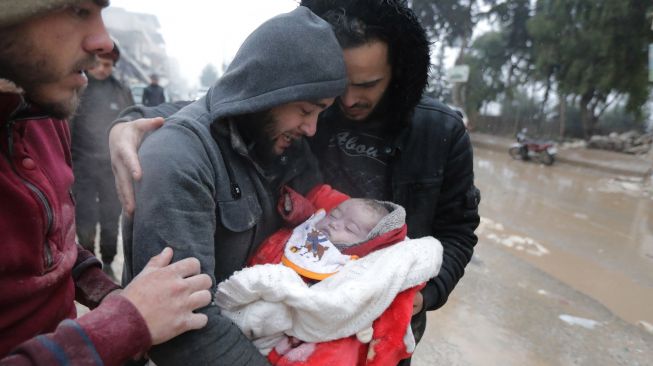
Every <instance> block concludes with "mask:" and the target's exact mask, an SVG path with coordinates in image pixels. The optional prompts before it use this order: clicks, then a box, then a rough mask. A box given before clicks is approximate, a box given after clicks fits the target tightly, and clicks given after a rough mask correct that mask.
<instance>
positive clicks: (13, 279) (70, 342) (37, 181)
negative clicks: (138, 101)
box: [0, 93, 151, 365]
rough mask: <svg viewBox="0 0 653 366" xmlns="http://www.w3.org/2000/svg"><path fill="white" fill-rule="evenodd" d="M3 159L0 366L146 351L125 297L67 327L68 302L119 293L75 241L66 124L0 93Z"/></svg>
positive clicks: (71, 313) (110, 358)
mask: <svg viewBox="0 0 653 366" xmlns="http://www.w3.org/2000/svg"><path fill="white" fill-rule="evenodd" d="M0 156H1V157H0V233H2V234H1V235H2V240H1V241H0V359H1V360H0V364H3V365H4V364H5V363H6V364H29V363H34V364H43V365H46V364H47V365H57V364H60V363H65V362H66V361H68V362H72V363H73V364H88V365H94V364H101V361H100V360H102V361H103V362H104V364H105V365H114V364H120V363H121V362H123V361H124V360H126V359H127V358H128V357H130V356H132V355H134V354H136V353H138V352H141V351H144V350H146V349H147V347H149V345H150V342H151V339H150V335H149V331H148V330H147V327H146V325H145V322H144V320H143V318H142V317H141V316H140V314H139V312H138V310H137V309H136V308H135V307H134V306H133V305H132V304H131V303H130V302H129V301H127V300H126V299H125V298H123V297H122V296H110V297H109V298H107V299H106V301H104V302H103V303H102V305H101V306H100V307H99V308H98V309H97V310H96V311H93V312H91V313H89V314H87V315H85V316H83V317H81V318H80V319H79V320H78V321H71V320H68V321H64V320H66V319H74V318H75V317H76V310H75V304H74V300H78V301H79V302H81V303H83V304H84V305H87V306H89V307H91V308H95V307H97V306H98V304H99V303H100V301H102V300H103V299H104V297H105V296H106V295H107V294H108V293H109V292H111V291H112V290H114V289H116V288H117V287H118V286H116V285H115V284H113V283H112V282H111V281H110V280H109V279H108V278H107V277H106V276H105V275H104V274H103V273H102V270H101V265H100V262H99V261H98V260H97V259H96V258H95V257H94V256H93V255H92V254H91V253H89V252H88V251H86V250H84V249H82V248H81V247H79V246H78V245H76V243H75V209H74V202H73V198H72V195H71V193H70V187H71V185H72V183H73V174H72V169H71V168H72V167H71V159H70V132H69V130H68V126H67V124H66V122H65V121H63V120H57V119H53V118H50V117H48V116H44V115H40V113H39V112H38V111H37V110H35V109H34V108H30V107H29V106H28V105H27V104H26V103H25V102H24V100H23V98H22V96H21V95H19V94H15V93H0ZM62 321H63V323H62ZM60 323H61V324H60ZM52 332H53V333H52ZM47 333H51V334H47ZM42 334H46V335H45V336H39V337H37V338H34V337H36V336H38V335H42ZM30 339H31V340H30ZM28 340H30V341H28ZM21 343H22V344H21ZM19 345H20V346H19ZM17 346H18V347H17ZM8 354H10V355H9V356H8V357H6V356H7V355H8ZM3 357H6V358H3Z"/></svg>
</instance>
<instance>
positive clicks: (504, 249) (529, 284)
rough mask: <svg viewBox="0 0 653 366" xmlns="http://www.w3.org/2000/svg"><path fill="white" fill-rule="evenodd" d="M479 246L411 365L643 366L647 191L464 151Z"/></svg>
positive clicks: (651, 330) (650, 335)
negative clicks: (476, 207)
mask: <svg viewBox="0 0 653 366" xmlns="http://www.w3.org/2000/svg"><path fill="white" fill-rule="evenodd" d="M475 173H476V183H477V185H478V187H479V188H480V189H481V191H482V202H481V208H480V212H481V216H482V222H481V226H480V227H479V229H478V231H477V233H478V236H479V243H478V245H477V248H476V253H475V256H474V258H473V260H472V262H471V263H470V264H469V265H468V267H467V268H468V269H467V273H466V275H465V277H464V278H463V280H462V281H461V283H460V284H459V285H458V287H457V288H456V290H455V291H454V292H453V294H452V296H451V297H450V300H449V302H448V303H447V304H446V305H445V306H444V307H443V308H442V309H440V310H438V311H436V312H432V313H430V314H429V326H428V329H427V331H426V335H425V338H424V339H423V341H422V342H421V343H420V345H419V346H418V348H417V351H416V354H415V357H414V362H413V364H414V365H416V366H426V365H653V190H652V189H651V187H650V186H645V185H644V184H643V182H642V181H641V180H640V179H636V178H630V177H620V176H616V175H611V174H607V173H602V172H599V171H596V170H590V169H584V168H578V167H572V166H569V165H564V164H558V165H554V166H553V167H550V168H549V167H543V166H540V165H537V164H533V163H524V162H521V161H513V160H511V159H510V157H509V156H508V154H507V153H506V154H502V153H497V152H493V151H490V150H484V149H476V150H475Z"/></svg>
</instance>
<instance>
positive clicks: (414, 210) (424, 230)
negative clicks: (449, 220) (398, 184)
mask: <svg viewBox="0 0 653 366" xmlns="http://www.w3.org/2000/svg"><path fill="white" fill-rule="evenodd" d="M441 186H442V178H440V177H438V178H433V179H429V180H423V181H418V182H410V183H406V184H405V185H404V192H403V193H404V194H403V196H404V200H403V202H401V203H400V204H401V205H402V206H404V208H405V209H406V224H407V225H408V230H409V235H410V236H412V237H420V236H424V235H432V231H433V229H432V226H433V220H434V217H435V211H436V207H437V206H438V199H439V197H440V189H441Z"/></svg>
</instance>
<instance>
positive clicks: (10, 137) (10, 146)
mask: <svg viewBox="0 0 653 366" xmlns="http://www.w3.org/2000/svg"><path fill="white" fill-rule="evenodd" d="M25 105H26V104H24V103H22V104H21V106H19V107H18V109H16V111H15V112H14V113H12V116H10V118H12V117H13V116H14V115H15V114H16V113H18V112H19V111H20V110H21V109H22V108H24V107H25ZM33 118H36V119H38V118H44V117H33ZM30 119H32V118H30ZM18 121H20V119H11V120H9V121H8V122H7V158H8V160H9V164H10V165H11V167H12V169H13V171H14V173H16V176H18V178H19V179H20V180H21V181H22V182H23V184H25V186H27V188H28V189H29V190H30V191H32V192H33V193H34V194H35V195H36V197H38V200H39V201H40V202H41V204H42V205H43V209H44V211H45V217H46V220H47V224H46V228H45V238H46V239H45V242H44V243H43V248H44V257H45V258H44V260H43V263H44V265H45V270H46V271H47V270H48V269H49V268H50V266H52V263H53V257H52V249H51V248H50V245H49V244H48V239H47V237H48V235H49V234H50V230H52V225H53V223H54V213H53V210H52V206H51V205H50V202H49V201H48V199H47V197H46V196H45V193H43V191H41V190H40V189H39V188H38V187H37V186H35V185H34V184H32V183H31V182H29V181H27V180H26V179H24V178H23V177H21V176H20V174H19V173H18V169H17V168H16V164H14V159H13V154H14V134H13V127H14V125H15V124H16V122H18Z"/></svg>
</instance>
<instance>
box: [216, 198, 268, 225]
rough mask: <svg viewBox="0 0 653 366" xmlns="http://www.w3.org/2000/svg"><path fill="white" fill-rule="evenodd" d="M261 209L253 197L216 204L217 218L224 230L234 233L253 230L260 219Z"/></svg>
mask: <svg viewBox="0 0 653 366" xmlns="http://www.w3.org/2000/svg"><path fill="white" fill-rule="evenodd" d="M262 213H263V209H262V208H261V206H260V205H259V203H258V201H257V200H256V198H255V197H252V196H245V197H242V198H241V199H237V200H233V201H221V202H218V217H219V220H220V222H221V223H222V225H223V226H224V227H225V229H227V230H229V231H233V232H236V233H240V232H244V231H247V230H249V229H251V228H253V227H254V226H255V225H256V224H257V223H258V221H259V220H260V219H261V215H262Z"/></svg>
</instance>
